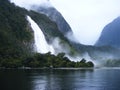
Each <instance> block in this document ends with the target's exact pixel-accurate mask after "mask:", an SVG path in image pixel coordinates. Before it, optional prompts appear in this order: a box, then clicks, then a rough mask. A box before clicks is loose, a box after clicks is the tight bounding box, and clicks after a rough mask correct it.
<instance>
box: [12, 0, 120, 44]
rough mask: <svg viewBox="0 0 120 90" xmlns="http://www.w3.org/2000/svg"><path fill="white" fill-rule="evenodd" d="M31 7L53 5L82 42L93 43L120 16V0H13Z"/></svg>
mask: <svg viewBox="0 0 120 90" xmlns="http://www.w3.org/2000/svg"><path fill="white" fill-rule="evenodd" d="M11 1H13V2H15V3H16V4H17V5H20V6H23V7H25V8H28V9H30V7H29V6H30V5H32V4H36V5H39V4H41V3H44V5H48V3H47V1H49V3H50V4H49V6H51V5H53V6H54V7H55V8H56V9H57V10H58V11H59V12H61V14H62V15H63V16H64V18H65V19H66V21H67V22H68V23H69V25H70V26H71V28H72V30H73V32H74V35H75V37H76V38H77V39H78V41H79V42H80V43H82V44H87V45H93V44H94V43H95V42H96V40H97V39H98V37H99V36H100V33H101V31H102V29H103V28H104V26H105V25H107V24H108V23H110V22H111V21H112V20H114V19H115V18H117V17H118V16H120V0H11Z"/></svg>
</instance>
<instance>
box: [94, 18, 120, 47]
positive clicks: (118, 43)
mask: <svg viewBox="0 0 120 90" xmlns="http://www.w3.org/2000/svg"><path fill="white" fill-rule="evenodd" d="M95 46H112V47H116V48H120V17H118V18H116V19H115V20H113V21H112V22H111V23H109V24H108V25H107V26H105V27H104V29H103V31H102V33H101V36H100V38H99V40H98V41H97V42H96V44H95Z"/></svg>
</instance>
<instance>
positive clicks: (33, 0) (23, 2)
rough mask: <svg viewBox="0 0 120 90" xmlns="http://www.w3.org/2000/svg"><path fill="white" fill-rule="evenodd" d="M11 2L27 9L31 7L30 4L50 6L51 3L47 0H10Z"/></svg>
mask: <svg viewBox="0 0 120 90" xmlns="http://www.w3.org/2000/svg"><path fill="white" fill-rule="evenodd" d="M10 1H11V2H12V3H15V4H16V5H18V6H20V7H24V8H26V9H28V10H31V9H32V6H34V5H35V6H44V7H52V4H51V3H50V1H49V0H10Z"/></svg>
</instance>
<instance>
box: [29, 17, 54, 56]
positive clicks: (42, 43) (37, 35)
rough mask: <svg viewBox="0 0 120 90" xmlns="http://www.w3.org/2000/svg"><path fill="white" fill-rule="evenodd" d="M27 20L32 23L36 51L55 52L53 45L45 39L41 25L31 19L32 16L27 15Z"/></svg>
mask: <svg viewBox="0 0 120 90" xmlns="http://www.w3.org/2000/svg"><path fill="white" fill-rule="evenodd" d="M27 20H28V21H29V23H30V24H31V28H32V29H33V31H34V41H35V47H34V48H35V51H37V52H38V53H47V52H51V53H52V54H54V48H53V47H52V45H49V44H48V43H47V41H46V39H45V36H44V34H43V32H42V30H41V29H40V27H39V26H38V25H37V24H36V23H35V21H33V20H32V19H31V17H30V16H27Z"/></svg>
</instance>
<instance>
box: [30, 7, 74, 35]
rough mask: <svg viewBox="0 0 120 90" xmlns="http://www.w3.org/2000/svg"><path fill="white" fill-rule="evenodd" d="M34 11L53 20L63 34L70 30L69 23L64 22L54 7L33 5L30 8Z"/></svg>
mask: <svg viewBox="0 0 120 90" xmlns="http://www.w3.org/2000/svg"><path fill="white" fill-rule="evenodd" d="M32 9H33V10H34V11H36V12H39V13H42V14H44V15H46V16H47V17H49V18H50V19H51V20H52V21H54V22H55V23H56V24H57V26H58V29H59V30H60V31H61V32H62V33H63V34H64V35H65V34H67V33H68V32H72V30H71V27H70V26H69V24H68V23H67V22H66V20H65V19H64V17H63V16H62V15H61V13H59V12H58V11H57V10H56V9H55V8H54V7H42V6H41V7H37V6H33V8H32Z"/></svg>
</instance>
